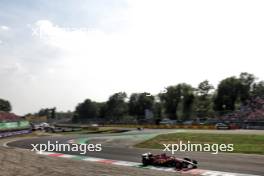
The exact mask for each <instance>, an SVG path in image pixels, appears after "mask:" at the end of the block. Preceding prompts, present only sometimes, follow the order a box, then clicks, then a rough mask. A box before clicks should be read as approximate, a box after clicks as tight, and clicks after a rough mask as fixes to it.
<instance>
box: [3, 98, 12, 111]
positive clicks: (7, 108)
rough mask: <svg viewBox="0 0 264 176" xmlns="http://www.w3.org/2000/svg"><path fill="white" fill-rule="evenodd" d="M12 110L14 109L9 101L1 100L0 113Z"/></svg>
mask: <svg viewBox="0 0 264 176" xmlns="http://www.w3.org/2000/svg"><path fill="white" fill-rule="evenodd" d="M11 110H12V107H11V104H10V103H9V101H7V100H4V99H0V111H4V112H10V111H11Z"/></svg>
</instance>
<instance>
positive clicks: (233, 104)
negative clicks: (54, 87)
mask: <svg viewBox="0 0 264 176" xmlns="http://www.w3.org/2000/svg"><path fill="white" fill-rule="evenodd" d="M256 80H257V78H256V77H255V76H254V75H253V74H250V73H246V72H243V73H241V74H240V75H239V76H237V77H236V76H232V77H228V78H225V79H223V80H221V81H220V82H219V84H218V85H217V87H216V89H214V87H213V86H212V84H210V83H209V81H208V80H205V81H202V82H201V83H200V84H199V85H198V86H197V87H196V88H194V87H192V86H191V85H189V84H186V83H180V84H177V85H173V86H168V87H167V88H166V91H164V92H162V93H160V94H158V95H150V94H149V93H147V92H143V93H132V94H130V97H129V98H127V94H126V93H125V92H118V93H115V94H113V95H111V96H110V97H109V99H108V100H107V101H106V102H94V101H92V100H90V99H86V100H84V101H83V102H82V103H79V104H78V105H77V106H76V108H75V111H74V121H75V122H88V121H90V120H94V119H97V120H101V121H108V122H122V121H133V122H135V121H137V122H139V121H143V122H144V120H145V121H147V120H152V121H153V122H155V121H156V122H158V121H159V120H161V119H162V118H170V119H172V120H183V121H186V120H191V119H195V118H213V117H215V116H218V115H222V114H225V113H229V112H231V111H235V110H238V109H239V108H240V106H241V105H245V104H247V103H248V100H249V99H252V98H253V97H263V96H264V81H259V82H256ZM0 110H2V111H10V110H11V105H10V103H9V102H8V101H6V100H2V99H0ZM47 111H49V109H41V110H40V112H39V113H38V114H39V115H41V114H42V115H43V114H44V115H45V114H47Z"/></svg>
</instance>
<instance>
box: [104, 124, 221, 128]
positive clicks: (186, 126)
mask: <svg viewBox="0 0 264 176" xmlns="http://www.w3.org/2000/svg"><path fill="white" fill-rule="evenodd" d="M104 126H106V127H107V126H108V127H124V128H151V129H216V128H215V126H214V125H127V124H124V125H122V124H118V125H104Z"/></svg>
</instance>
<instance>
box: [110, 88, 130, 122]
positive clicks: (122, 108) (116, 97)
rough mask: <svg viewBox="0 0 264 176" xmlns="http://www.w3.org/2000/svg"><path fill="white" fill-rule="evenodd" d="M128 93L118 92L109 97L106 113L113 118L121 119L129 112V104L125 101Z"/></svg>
mask: <svg viewBox="0 0 264 176" xmlns="http://www.w3.org/2000/svg"><path fill="white" fill-rule="evenodd" d="M126 98H127V94H126V93H125V92H118V93H115V94H113V95H112V96H110V97H109V99H108V101H107V102H106V115H107V117H109V118H111V119H112V120H120V119H121V118H122V117H124V116H125V115H127V114H128V105H127V103H126V102H125V99H126Z"/></svg>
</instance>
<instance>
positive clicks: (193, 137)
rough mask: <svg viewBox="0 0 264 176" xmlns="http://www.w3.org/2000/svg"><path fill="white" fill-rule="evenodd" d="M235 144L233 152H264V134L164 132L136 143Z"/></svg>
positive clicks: (143, 145) (151, 145)
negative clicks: (188, 142)
mask: <svg viewBox="0 0 264 176" xmlns="http://www.w3.org/2000/svg"><path fill="white" fill-rule="evenodd" d="M179 141H182V142H183V143H187V141H190V143H191V144H234V150H233V151H232V153H248V154H262V155H263V154H264V150H263V149H264V135H247V134H209V133H172V134H162V135H159V136H157V137H155V138H152V139H150V140H147V141H144V142H142V143H139V144H137V145H136V147H139V148H153V149H164V146H163V144H177V143H179Z"/></svg>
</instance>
